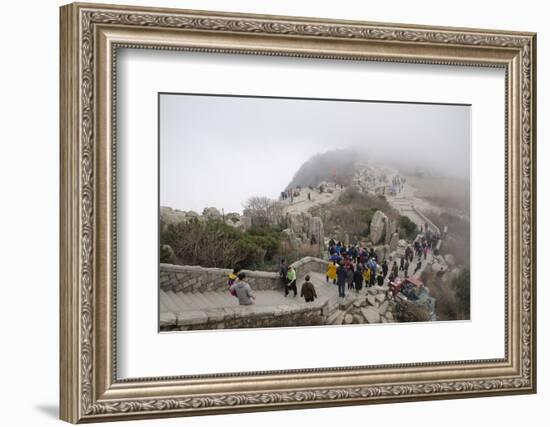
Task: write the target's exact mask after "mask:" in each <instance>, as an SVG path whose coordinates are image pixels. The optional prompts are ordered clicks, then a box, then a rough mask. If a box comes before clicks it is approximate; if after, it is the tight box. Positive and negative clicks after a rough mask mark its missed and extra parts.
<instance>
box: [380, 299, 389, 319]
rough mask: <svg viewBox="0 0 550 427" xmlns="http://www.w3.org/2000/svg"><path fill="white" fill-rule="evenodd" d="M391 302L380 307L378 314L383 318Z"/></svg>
mask: <svg viewBox="0 0 550 427" xmlns="http://www.w3.org/2000/svg"><path fill="white" fill-rule="evenodd" d="M389 304H390V303H389V302H388V301H384V302H383V303H382V304H380V306H379V307H378V312H379V313H380V315H381V316H383V315H384V314H385V313H386V311H387V310H388V306H389Z"/></svg>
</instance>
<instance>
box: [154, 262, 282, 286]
mask: <svg viewBox="0 0 550 427" xmlns="http://www.w3.org/2000/svg"><path fill="white" fill-rule="evenodd" d="M231 271H232V270H230V269H226V268H205V267H201V266H195V265H193V266H189V265H173V264H160V279H159V280H160V282H159V283H160V288H161V289H162V290H163V291H173V292H183V293H188V292H208V291H222V290H227V278H228V276H229V274H230V273H231ZM243 272H244V273H245V274H246V281H247V282H248V283H250V286H252V289H254V290H258V291H262V290H269V289H281V281H280V279H279V275H278V274H277V273H268V272H265V271H248V270H243Z"/></svg>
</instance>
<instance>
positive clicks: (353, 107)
mask: <svg viewBox="0 0 550 427" xmlns="http://www.w3.org/2000/svg"><path fill="white" fill-rule="evenodd" d="M348 147H361V149H362V150H364V151H366V154H367V156H368V157H373V158H378V159H380V158H388V159H396V160H398V161H400V162H407V164H409V165H418V166H419V167H421V168H423V169H426V170H430V171H433V172H434V173H439V174H443V175H450V176H455V177H463V178H467V177H468V176H469V161H470V107H468V106H456V105H425V104H397V103H374V102H346V101H319V100H295V99H265V98H239V97H220V96H195V95H171V94H163V95H161V96H160V204H161V206H170V207H173V208H176V209H180V210H194V211H197V212H199V213H200V212H202V210H203V209H204V208H205V207H207V206H215V207H217V208H218V209H220V210H221V209H222V208H224V209H225V212H226V213H227V212H242V204H243V203H244V202H245V201H246V199H247V198H248V197H250V196H267V197H270V198H274V199H275V198H277V197H278V195H279V194H280V192H281V191H282V190H283V189H284V188H285V187H286V186H287V184H288V183H289V182H290V181H291V180H292V177H293V176H294V174H295V172H296V171H297V170H298V169H299V167H300V166H301V165H302V164H303V163H304V162H305V161H307V160H308V159H309V158H310V157H312V156H313V155H315V154H318V153H324V152H326V151H329V150H335V149H341V148H348Z"/></svg>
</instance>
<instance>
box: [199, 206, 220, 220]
mask: <svg viewBox="0 0 550 427" xmlns="http://www.w3.org/2000/svg"><path fill="white" fill-rule="evenodd" d="M202 216H203V217H205V218H207V219H222V214H221V212H220V211H219V210H218V209H216V208H214V207H209V208H204V209H203V211H202Z"/></svg>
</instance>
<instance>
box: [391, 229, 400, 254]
mask: <svg viewBox="0 0 550 427" xmlns="http://www.w3.org/2000/svg"><path fill="white" fill-rule="evenodd" d="M398 244H399V234H398V233H393V234H392V235H391V238H390V251H395V250H396V249H397V246H398Z"/></svg>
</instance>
